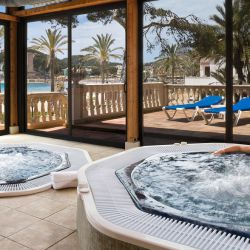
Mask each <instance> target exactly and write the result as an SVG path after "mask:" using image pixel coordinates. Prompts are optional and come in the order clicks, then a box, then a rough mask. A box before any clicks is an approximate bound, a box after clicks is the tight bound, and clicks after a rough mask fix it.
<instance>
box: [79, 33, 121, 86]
mask: <svg viewBox="0 0 250 250" xmlns="http://www.w3.org/2000/svg"><path fill="white" fill-rule="evenodd" d="M92 39H93V40H94V42H95V43H94V45H92V46H89V47H86V48H84V49H82V50H81V51H83V52H86V53H87V54H85V55H84V58H85V59H86V60H96V61H97V62H99V64H100V70H101V78H102V83H104V82H105V76H106V75H107V67H108V63H109V61H110V59H111V58H113V59H122V55H121V54H116V53H115V51H117V50H123V48H122V47H117V48H112V46H113V45H114V42H115V39H112V35H111V34H106V35H103V34H101V35H97V36H96V38H95V37H92Z"/></svg>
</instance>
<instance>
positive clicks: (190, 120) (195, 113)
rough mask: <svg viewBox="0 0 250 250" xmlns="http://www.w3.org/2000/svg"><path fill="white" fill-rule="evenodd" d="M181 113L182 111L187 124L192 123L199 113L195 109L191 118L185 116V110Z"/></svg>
mask: <svg viewBox="0 0 250 250" xmlns="http://www.w3.org/2000/svg"><path fill="white" fill-rule="evenodd" d="M182 111H183V113H184V115H185V117H186V118H187V120H188V121H189V122H192V121H193V120H194V119H195V117H196V116H197V115H198V113H199V108H196V109H195V111H194V112H193V115H192V116H191V117H189V116H188V115H187V113H186V110H185V109H183V110H182Z"/></svg>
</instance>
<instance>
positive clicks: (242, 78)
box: [234, 43, 245, 85]
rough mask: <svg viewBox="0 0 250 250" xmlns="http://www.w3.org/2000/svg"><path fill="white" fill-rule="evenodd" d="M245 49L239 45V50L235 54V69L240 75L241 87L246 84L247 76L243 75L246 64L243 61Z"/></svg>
mask: <svg viewBox="0 0 250 250" xmlns="http://www.w3.org/2000/svg"><path fill="white" fill-rule="evenodd" d="M242 54H243V48H242V46H241V45H240V44H239V43H238V46H237V49H235V53H234V67H235V69H236V72H237V74H238V79H239V85H242V84H243V82H245V76H244V74H243V67H244V62H243V61H242Z"/></svg>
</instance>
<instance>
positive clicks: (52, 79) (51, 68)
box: [50, 55, 55, 92]
mask: <svg viewBox="0 0 250 250" xmlns="http://www.w3.org/2000/svg"><path fill="white" fill-rule="evenodd" d="M50 63H51V64H50V84H51V92H54V91H55V72H54V68H55V56H54V55H51V62H50Z"/></svg>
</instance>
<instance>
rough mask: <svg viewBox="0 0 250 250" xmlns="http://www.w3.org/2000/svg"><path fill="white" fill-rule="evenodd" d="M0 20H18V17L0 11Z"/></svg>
mask: <svg viewBox="0 0 250 250" xmlns="http://www.w3.org/2000/svg"><path fill="white" fill-rule="evenodd" d="M0 20H4V21H10V22H19V18H18V17H16V16H12V15H8V14H4V13H0Z"/></svg>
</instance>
